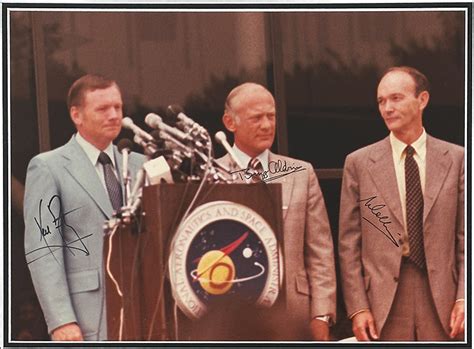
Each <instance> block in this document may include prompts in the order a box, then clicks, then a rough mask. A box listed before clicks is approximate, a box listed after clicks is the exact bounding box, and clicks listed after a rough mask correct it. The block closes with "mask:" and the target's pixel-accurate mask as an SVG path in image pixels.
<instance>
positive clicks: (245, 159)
mask: <svg viewBox="0 0 474 349" xmlns="http://www.w3.org/2000/svg"><path fill="white" fill-rule="evenodd" d="M232 149H233V150H234V153H235V156H236V157H237V160H239V162H240V163H241V164H243V165H244V166H245V169H246V168H248V166H249V162H250V160H252V158H251V157H250V156H248V155H247V154H246V153H244V152H243V151H242V150H240V149H239V147H237V145H235V143H234V145H233V147H232ZM269 156H270V151H269V150H268V149H265V150H264V151H263V152H262V153H260V154H259V155H258V156H257V159H258V160H260V163H261V164H262V167H263V170H264V171H268V161H269V160H268V158H269ZM251 180H252V179H251V178H245V181H246V182H247V183H250V182H251Z"/></svg>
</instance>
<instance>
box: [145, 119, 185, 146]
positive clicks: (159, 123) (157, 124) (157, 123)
mask: <svg viewBox="0 0 474 349" xmlns="http://www.w3.org/2000/svg"><path fill="white" fill-rule="evenodd" d="M145 123H146V124H147V125H148V126H150V127H151V128H156V129H159V130H162V131H163V132H166V133H168V134H169V135H171V136H173V137H175V138H178V139H179V140H180V141H191V140H192V138H191V137H189V136H188V135H187V134H185V133H183V132H182V131H180V130H178V129H177V128H175V127H171V126H168V125H167V124H165V123H164V122H163V119H162V118H161V117H160V116H159V115H157V114H154V113H149V114H148V115H147V116H146V117H145Z"/></svg>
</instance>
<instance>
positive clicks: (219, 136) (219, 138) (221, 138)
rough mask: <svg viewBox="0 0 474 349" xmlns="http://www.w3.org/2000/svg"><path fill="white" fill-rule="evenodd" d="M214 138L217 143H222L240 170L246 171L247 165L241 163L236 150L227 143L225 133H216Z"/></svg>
mask: <svg viewBox="0 0 474 349" xmlns="http://www.w3.org/2000/svg"><path fill="white" fill-rule="evenodd" d="M214 138H215V140H216V141H217V143H220V144H221V145H222V146H223V147H224V149H225V150H226V151H227V153H228V154H229V156H230V158H231V159H232V160H233V161H234V163H235V164H237V166H239V167H240V169H244V168H245V165H242V164H241V163H240V160H239V159H238V158H237V155H235V152H234V149H232V147H231V146H230V144H229V143H228V142H227V137H226V135H225V133H224V132H222V131H219V132H217V133H216V135H215V136H214Z"/></svg>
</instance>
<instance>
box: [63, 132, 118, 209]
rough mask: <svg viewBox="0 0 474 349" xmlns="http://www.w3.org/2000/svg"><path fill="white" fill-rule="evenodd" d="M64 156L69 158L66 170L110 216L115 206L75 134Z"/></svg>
mask: <svg viewBox="0 0 474 349" xmlns="http://www.w3.org/2000/svg"><path fill="white" fill-rule="evenodd" d="M63 156H64V157H65V158H66V159H68V160H69V161H68V162H67V163H66V164H65V166H64V167H65V168H66V171H67V172H69V174H70V175H71V176H72V177H73V178H74V179H75V180H76V181H77V182H78V183H79V184H80V185H81V186H82V188H84V191H85V192H86V193H87V194H88V195H89V196H90V197H91V199H92V200H93V201H94V202H95V203H96V205H97V206H98V207H99V208H100V210H101V211H102V213H103V214H104V215H105V216H106V217H107V218H110V217H111V216H112V212H113V208H112V204H111V203H110V199H109V197H108V194H107V193H106V191H105V188H104V186H103V185H102V183H101V182H100V179H99V177H98V176H97V172H96V170H95V168H94V166H93V165H92V163H91V162H90V160H89V158H88V157H87V155H86V153H85V152H84V151H83V150H82V148H81V146H80V145H79V144H78V143H77V142H76V139H75V138H74V136H73V137H72V138H71V140H70V141H69V142H68V143H67V147H66V149H65V153H64V154H63Z"/></svg>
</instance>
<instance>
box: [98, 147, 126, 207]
mask: <svg viewBox="0 0 474 349" xmlns="http://www.w3.org/2000/svg"><path fill="white" fill-rule="evenodd" d="M99 162H100V163H101V164H102V166H103V167H104V180H105V186H106V187H107V191H108V193H109V198H110V202H111V203H112V207H113V208H114V210H115V211H117V210H118V209H119V208H120V207H122V187H121V186H120V183H119V181H118V179H117V176H115V173H114V168H113V166H112V160H110V158H109V156H108V155H107V154H106V153H104V152H101V153H100V154H99Z"/></svg>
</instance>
